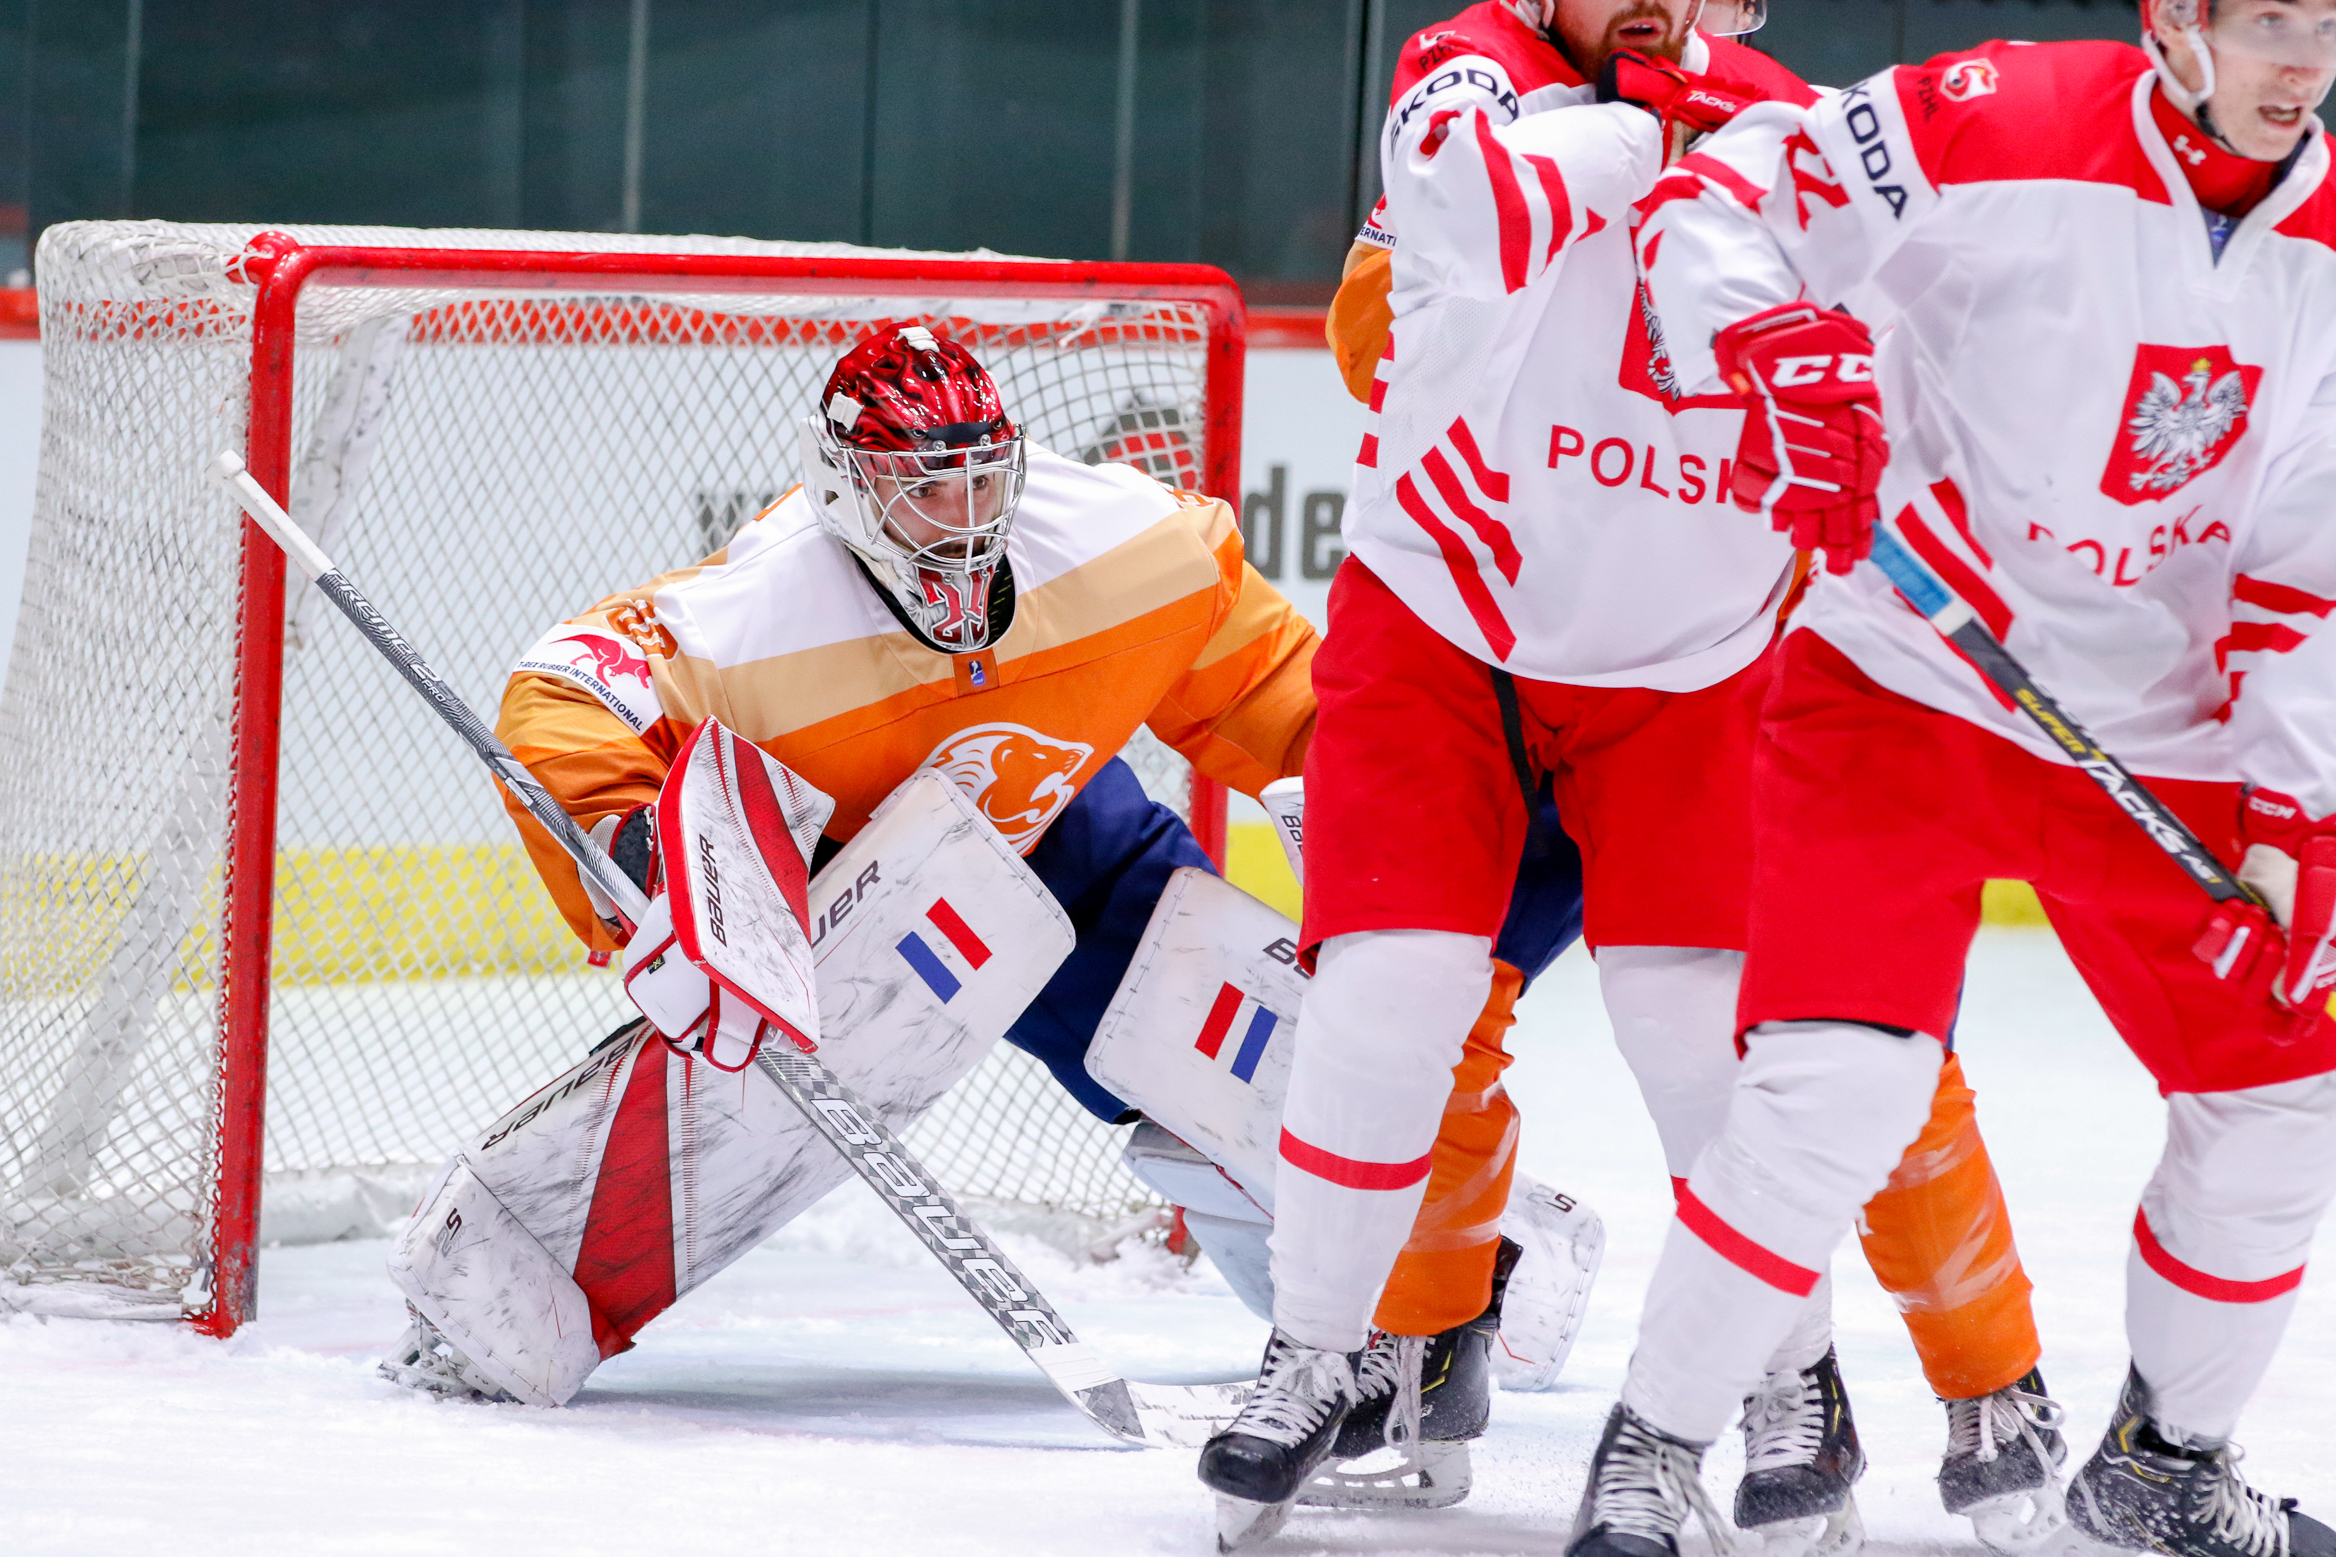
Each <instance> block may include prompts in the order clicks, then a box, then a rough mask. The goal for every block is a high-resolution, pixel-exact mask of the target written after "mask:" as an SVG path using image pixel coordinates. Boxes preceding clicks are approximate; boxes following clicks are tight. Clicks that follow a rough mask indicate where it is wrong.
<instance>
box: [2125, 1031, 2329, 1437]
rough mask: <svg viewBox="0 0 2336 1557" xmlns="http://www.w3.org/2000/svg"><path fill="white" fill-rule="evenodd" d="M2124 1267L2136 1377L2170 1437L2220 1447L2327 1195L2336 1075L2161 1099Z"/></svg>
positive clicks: (2257, 1372)
mask: <svg viewBox="0 0 2336 1557" xmlns="http://www.w3.org/2000/svg"><path fill="white" fill-rule="evenodd" d="M2166 1116H2167V1117H2166V1150H2165V1155H2164V1156H2163V1157H2161V1158H2159V1160H2158V1166H2157V1171H2156V1172H2155V1173H2153V1174H2151V1175H2150V1181H2149V1186H2148V1188H2146V1189H2145V1190H2143V1191H2142V1196H2141V1210H2140V1213H2139V1215H2138V1216H2137V1217H2136V1218H2135V1220H2134V1225H2133V1245H2132V1249H2131V1251H2130V1253H2129V1254H2128V1256H2127V1260H2126V1282H2125V1292H2126V1296H2125V1329H2126V1335H2127V1338H2128V1339H2129V1340H2130V1342H2131V1344H2132V1347H2133V1363H2134V1367H2135V1368H2136V1369H2137V1370H2138V1371H2139V1372H2140V1374H2141V1377H2142V1381H2143V1382H2144V1383H2145V1384H2147V1385H2148V1386H2149V1388H2150V1391H2151V1394H2152V1397H2153V1399H2152V1402H2151V1411H2152V1414H2153V1415H2154V1416H2155V1417H2156V1418H2157V1421H2158V1425H2159V1426H2160V1428H2161V1429H2162V1430H2164V1431H2165V1432H2166V1433H2167V1434H2168V1436H2169V1437H2174V1438H2176V1439H2177V1440H2179V1439H2181V1438H2188V1439H2189V1440H2190V1441H2192V1442H2197V1443H2219V1442H2220V1441H2222V1440H2223V1439H2226V1438H2228V1437H2229V1436H2230V1433H2231V1429H2232V1428H2233V1426H2235V1425H2236V1423H2237V1422H2238V1419H2239V1410H2240V1408H2241V1407H2242V1406H2244V1405H2245V1404H2246V1402H2247V1398H2248V1396H2250V1395H2252V1394H2253V1393H2254V1392H2255V1386H2256V1385H2257V1384H2259V1383H2260V1382H2261V1381H2262V1378H2263V1375H2264V1373H2265V1372H2266V1371H2267V1370H2268V1369H2269V1368H2270V1366H2271V1357H2272V1354H2273V1353H2274V1352H2275V1351H2276V1350H2278V1347H2279V1340H2280V1337H2281V1336H2282V1335H2283V1334H2284V1333H2285V1332H2286V1330H2287V1321H2288V1316H2289V1315H2290V1314H2291V1313H2292V1312H2293V1311H2294V1309H2295V1294H2296V1289H2297V1287H2298V1286H2299V1285H2300V1284H2301V1282H2302V1279H2303V1273H2304V1259H2305V1256H2306V1255H2307V1254H2308V1253H2309V1252H2310V1249H2311V1242H2312V1234H2313V1231H2314V1229H2316V1228H2317V1227H2318V1226H2319V1222H2320V1215H2321V1213H2322V1212H2323V1211H2325V1210H2326V1209H2327V1205H2328V1200H2329V1196H2330V1195H2331V1193H2336V1073H2330V1074H2326V1075H2320V1076H2310V1077H2306V1078H2305V1079H2303V1080H2301V1081H2287V1082H2280V1083H2278V1084H2276V1085H2273V1086H2264V1087H2248V1088H2246V1089H2244V1090H2242V1091H2237V1092H2204V1093H2201V1092H2177V1093H2174V1094H2172V1095H2171V1096H2169V1097H2168V1098H2167V1099H2166Z"/></svg>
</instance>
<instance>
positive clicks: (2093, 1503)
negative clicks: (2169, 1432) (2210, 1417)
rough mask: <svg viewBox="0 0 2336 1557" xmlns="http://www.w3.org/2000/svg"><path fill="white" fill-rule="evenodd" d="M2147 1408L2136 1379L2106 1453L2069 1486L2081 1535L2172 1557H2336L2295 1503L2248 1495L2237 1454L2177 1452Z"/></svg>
mask: <svg viewBox="0 0 2336 1557" xmlns="http://www.w3.org/2000/svg"><path fill="white" fill-rule="evenodd" d="M2149 1408H2150V1394H2149V1386H2147V1385H2146V1384H2144V1383H2142V1381H2141V1375H2140V1374H2139V1373H2134V1372H2128V1373H2127V1374H2126V1376H2125V1393H2124V1394H2123V1396H2121V1397H2120V1398H2119V1400H2118V1402H2117V1412H2116V1415H2115V1416H2114V1417H2112V1418H2111V1419H2110V1422H2109V1431H2108V1433H2107V1434H2106V1435H2105V1436H2104V1437H2103V1438H2102V1439H2101V1447H2100V1448H2098V1449H2095V1450H2094V1451H2093V1457H2092V1458H2091V1459H2090V1460H2088V1461H2086V1462H2085V1466H2084V1469H2082V1470H2080V1471H2078V1472H2077V1473H2076V1477H2075V1479H2074V1481H2073V1482H2071V1484H2070V1493H2069V1498H2068V1517H2069V1521H2070V1522H2071V1523H2072V1524H2074V1525H2075V1526H2076V1528H2077V1529H2079V1530H2080V1531H2082V1532H2083V1533H2084V1534H2086V1535H2088V1536H2091V1537H2092V1538H2093V1539H2094V1540H2096V1541H2099V1542H2100V1543H2102V1544H2103V1545H2105V1546H2112V1547H2118V1548H2121V1549H2123V1550H2126V1551H2149V1552H2163V1553H2167V1554H2169V1557H2336V1530H2330V1529H2329V1528H2328V1527H2327V1526H2326V1525H2324V1524H2322V1523H2320V1521H2318V1520H2317V1519H2314V1518H2312V1517H2310V1516H2309V1515H2307V1514H2304V1513H2302V1512H2301V1511H2299V1510H2298V1509H2297V1508H2296V1506H2295V1499H2293V1498H2275V1497H2271V1496H2269V1495H2268V1494H2265V1493H2261V1492H2257V1491H2256V1490H2255V1489H2254V1488H2253V1487H2250V1486H2248V1485H2247V1483H2246V1482H2245V1481H2244V1480H2242V1479H2241V1478H2240V1476H2239V1465H2238V1461H2239V1451H2238V1450H2237V1449H2236V1448H2234V1447H2232V1446H2230V1445H2227V1444H2226V1445H2223V1446H2221V1447H2219V1448H2212V1449H2194V1448H2189V1447H2186V1446H2183V1445H2179V1444H2173V1443H2169V1442H2167V1441H2166V1439H2165V1438H2164V1437H2162V1436H2161V1435H2160V1434H2159V1432H2158V1430H2157V1425H2156V1423H2155V1422H2154V1421H2153V1420H2152V1418H2151V1416H2150V1412H2149Z"/></svg>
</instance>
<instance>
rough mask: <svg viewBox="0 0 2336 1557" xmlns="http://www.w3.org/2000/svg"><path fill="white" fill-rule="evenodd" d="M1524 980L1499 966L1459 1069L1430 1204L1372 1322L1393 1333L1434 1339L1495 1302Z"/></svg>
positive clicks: (1431, 1172)
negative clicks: (1504, 1079) (1511, 1033)
mask: <svg viewBox="0 0 2336 1557" xmlns="http://www.w3.org/2000/svg"><path fill="white" fill-rule="evenodd" d="M1524 984H1525V976H1524V975H1523V974H1522V973H1520V972H1518V971H1517V970H1516V969H1515V968H1513V967H1511V966H1509V965H1508V964H1507V963H1505V962H1501V961H1498V960H1497V959H1496V960H1495V961H1494V963H1493V965H1492V993H1490V994H1489V995H1487V996H1486V997H1485V1001H1484V1010H1483V1011H1482V1012H1481V1013H1479V1014H1478V1016H1477V1018H1476V1025H1475V1026H1474V1027H1472V1028H1470V1029H1469V1032H1468V1042H1467V1044H1466V1046H1465V1047H1464V1048H1463V1049H1462V1050H1461V1053H1460V1063H1459V1064H1457V1065H1455V1066H1453V1067H1452V1097H1451V1101H1450V1102H1448V1103H1446V1104H1445V1105H1444V1121H1443V1124H1442V1125H1441V1127H1439V1128H1438V1130H1437V1132H1436V1146H1435V1153H1434V1156H1433V1158H1432V1159H1431V1161H1430V1164H1429V1167H1428V1193H1427V1199H1426V1200H1425V1201H1423V1202H1422V1203H1421V1205H1420V1208H1419V1217H1418V1219H1417V1220H1416V1221H1414V1222H1413V1223H1412V1227H1411V1241H1410V1242H1408V1243H1406V1244H1405V1245H1404V1246H1403V1252H1402V1253H1401V1254H1400V1255H1398V1256H1396V1260H1395V1269H1394V1271H1393V1273H1392V1274H1390V1275H1389V1276H1388V1278H1387V1286H1386V1289H1385V1290H1384V1291H1383V1292H1382V1293H1381V1294H1380V1296H1379V1309H1378V1312H1377V1313H1375V1314H1374V1315H1372V1317H1371V1322H1372V1323H1373V1324H1375V1325H1377V1326H1378V1327H1379V1328H1380V1329H1382V1330H1386V1331H1389V1332H1391V1333H1392V1334H1395V1335H1434V1334H1435V1333H1437V1332H1438V1331H1440V1330H1449V1329H1451V1328H1452V1327H1453V1326H1454V1325H1458V1324H1465V1323H1467V1322H1468V1321H1469V1320H1471V1319H1474V1318H1475V1317H1476V1316H1477V1315H1478V1314H1481V1313H1483V1312H1484V1307H1485V1305H1486V1304H1487V1303H1489V1302H1491V1301H1492V1267H1493V1258H1494V1256H1495V1255H1496V1254H1497V1253H1498V1252H1499V1248H1500V1232H1501V1213H1502V1212H1503V1211H1504V1210H1506V1209H1507V1207H1508V1204H1509V1179H1510V1177H1511V1175H1513V1174H1514V1173H1515V1171H1516V1166H1517V1105H1516V1104H1514V1103H1512V1102H1510V1101H1509V1094H1508V1091H1507V1089H1505V1088H1504V1087H1502V1086H1501V1072H1503V1071H1505V1070H1507V1069H1508V1068H1509V1055H1508V1051H1507V1050H1506V1049H1504V1048H1503V1047H1502V1046H1501V1040H1502V1038H1503V1037H1504V1036H1505V1035H1506V1034H1507V1032H1508V1030H1509V1027H1510V1025H1511V1024H1512V1023H1513V1022H1515V1020H1516V1006H1517V996H1518V994H1519V993H1520V992H1521V991H1522V990H1523V988H1524Z"/></svg>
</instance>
